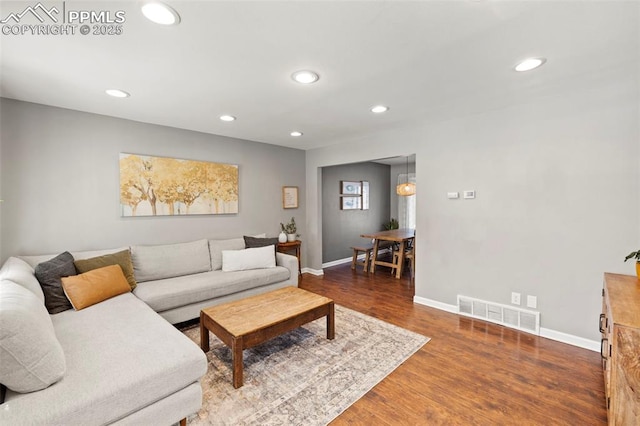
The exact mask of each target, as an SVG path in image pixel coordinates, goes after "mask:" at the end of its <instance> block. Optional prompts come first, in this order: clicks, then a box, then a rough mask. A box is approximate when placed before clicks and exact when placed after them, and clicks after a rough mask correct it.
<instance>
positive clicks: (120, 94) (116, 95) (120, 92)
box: [105, 89, 131, 98]
mask: <svg viewBox="0 0 640 426" xmlns="http://www.w3.org/2000/svg"><path fill="white" fill-rule="evenodd" d="M105 93H106V94H107V95H109V96H113V97H114V98H128V97H129V96H131V95H130V94H129V93H127V92H125V91H124V90H120V89H107V90H105Z"/></svg>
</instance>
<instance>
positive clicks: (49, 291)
mask: <svg viewBox="0 0 640 426" xmlns="http://www.w3.org/2000/svg"><path fill="white" fill-rule="evenodd" d="M35 273H36V278H37V279H38V282H39V283H40V286H41V287H42V292H43V293H44V305H45V306H46V307H47V311H49V313H50V314H57V313H58V312H63V311H66V310H68V309H72V308H73V306H71V302H69V299H67V296H66V295H65V294H64V290H63V289H62V280H61V278H62V277H69V276H71V275H77V272H76V267H75V265H74V264H73V256H72V255H71V253H69V252H68V251H65V252H64V253H61V254H59V255H57V256H56V257H54V258H53V259H50V260H47V261H46V262H42V263H39V264H38V265H36V268H35Z"/></svg>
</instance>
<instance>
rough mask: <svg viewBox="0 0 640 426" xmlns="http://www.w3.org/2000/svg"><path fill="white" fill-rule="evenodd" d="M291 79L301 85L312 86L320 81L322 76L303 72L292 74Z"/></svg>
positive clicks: (311, 72)
mask: <svg viewBox="0 0 640 426" xmlns="http://www.w3.org/2000/svg"><path fill="white" fill-rule="evenodd" d="M291 78H292V79H293V80H294V81H297V82H298V83H301V84H311V83H315V82H316V81H318V80H319V79H320V76H319V75H318V73H316V72H314V71H309V70H301V71H296V72H294V73H293V74H291Z"/></svg>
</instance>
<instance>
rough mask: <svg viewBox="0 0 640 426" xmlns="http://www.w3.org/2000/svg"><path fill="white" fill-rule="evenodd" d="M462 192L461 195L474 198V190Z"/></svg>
mask: <svg viewBox="0 0 640 426" xmlns="http://www.w3.org/2000/svg"><path fill="white" fill-rule="evenodd" d="M462 194H463V197H464V198H467V199H470V198H476V191H464V192H463V193H462Z"/></svg>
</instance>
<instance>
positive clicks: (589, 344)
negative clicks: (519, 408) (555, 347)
mask: <svg viewBox="0 0 640 426" xmlns="http://www.w3.org/2000/svg"><path fill="white" fill-rule="evenodd" d="M413 302H414V303H418V304H420V305H425V306H429V307H431V308H436V309H440V310H441V311H446V312H450V313H453V314H457V313H458V306H456V305H449V304H448V303H442V302H438V301H437V300H432V299H427V298H425V297H420V296H413ZM540 337H544V338H547V339H551V340H555V341H556V342H561V343H566V344H568V345H572V346H577V347H579V348H583V349H589V350H590V351H594V352H600V342H596V341H594V340H589V339H585V338H584V337H578V336H574V335H572V334H567V333H563V332H561V331H555V330H551V329H549V328H544V327H540Z"/></svg>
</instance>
